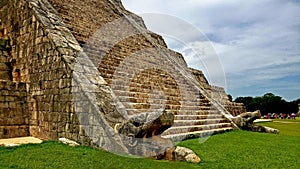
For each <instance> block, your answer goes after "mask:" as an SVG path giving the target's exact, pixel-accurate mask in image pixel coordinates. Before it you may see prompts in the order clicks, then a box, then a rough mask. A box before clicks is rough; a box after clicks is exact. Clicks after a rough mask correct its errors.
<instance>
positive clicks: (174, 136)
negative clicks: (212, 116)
mask: <svg viewBox="0 0 300 169" xmlns="http://www.w3.org/2000/svg"><path fill="white" fill-rule="evenodd" d="M231 130H233V128H232V127H224V128H218V129H212V130H202V131H194V132H187V133H178V134H170V135H163V136H162V137H163V138H169V139H171V140H172V141H174V142H178V141H183V140H187V139H192V138H202V137H208V136H211V135H213V134H219V133H224V132H227V131H231ZM163 134H164V133H163Z"/></svg>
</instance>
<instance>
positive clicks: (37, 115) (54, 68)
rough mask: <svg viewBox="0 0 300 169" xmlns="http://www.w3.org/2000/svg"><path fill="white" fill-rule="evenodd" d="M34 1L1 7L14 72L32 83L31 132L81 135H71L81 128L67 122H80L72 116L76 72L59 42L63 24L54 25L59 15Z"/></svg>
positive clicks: (18, 78) (52, 136) (42, 135)
mask: <svg viewBox="0 0 300 169" xmlns="http://www.w3.org/2000/svg"><path fill="white" fill-rule="evenodd" d="M30 2H33V4H34V2H37V1H30ZM30 2H29V1H24V0H10V1H9V3H7V4H6V5H4V6H3V7H2V8H1V9H0V18H1V21H2V24H3V28H4V30H5V35H6V36H7V37H8V38H9V39H10V45H11V59H12V60H14V65H13V66H14V68H13V70H18V74H13V81H16V82H24V83H27V84H28V88H27V90H28V91H27V92H28V98H27V103H28V111H29V113H30V117H31V118H30V134H31V135H33V136H38V137H39V138H43V139H57V138H58V137H59V136H66V135H68V136H69V138H72V137H74V138H75V137H78V135H74V136H73V135H72V134H71V133H72V132H73V130H78V127H77V128H75V127H74V128H73V126H72V125H69V126H71V127H69V128H68V127H67V125H66V124H67V123H72V124H73V123H74V124H76V118H75V117H72V116H71V113H72V109H73V108H72V102H71V88H70V86H71V75H72V72H71V70H70V68H69V67H68V66H66V64H65V62H64V61H63V60H62V55H63V53H61V52H59V50H60V49H62V48H63V47H64V45H66V43H64V42H61V41H58V40H57V41H55V40H56V39H57V38H56V37H58V36H61V34H60V31H59V27H57V28H56V29H55V28H54V27H51V26H53V25H51V24H52V23H51V21H52V22H55V19H56V18H55V16H53V15H50V14H47V13H46V12H45V11H43V9H37V8H36V7H34V6H33V4H30ZM44 8H47V7H46V6H44ZM12 11H14V12H12ZM37 16H39V18H37ZM46 16H47V17H46ZM50 19H51V21H50ZM57 26H60V25H57ZM54 41H55V42H54ZM58 43H59V44H58ZM59 47H61V48H59Z"/></svg>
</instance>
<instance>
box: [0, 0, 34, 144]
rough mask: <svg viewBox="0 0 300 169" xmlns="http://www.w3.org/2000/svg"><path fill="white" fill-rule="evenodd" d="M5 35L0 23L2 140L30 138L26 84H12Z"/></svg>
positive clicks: (9, 55) (0, 112)
mask: <svg viewBox="0 0 300 169" xmlns="http://www.w3.org/2000/svg"><path fill="white" fill-rule="evenodd" d="M3 4H4V3H2V4H0V5H3ZM5 34H6V30H5V29H4V28H3V24H2V22H1V21H0V138H10V137H21V136H28V135H29V113H28V106H27V98H26V96H27V91H26V84H25V83H16V82H12V80H13V78H12V76H13V66H14V62H13V60H12V58H11V46H10V41H9V39H8V37H7V36H6V35H5Z"/></svg>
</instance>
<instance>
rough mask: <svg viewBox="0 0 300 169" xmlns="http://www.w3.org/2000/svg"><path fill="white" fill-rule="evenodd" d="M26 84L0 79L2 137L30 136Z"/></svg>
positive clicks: (0, 135)
mask: <svg viewBox="0 0 300 169" xmlns="http://www.w3.org/2000/svg"><path fill="white" fill-rule="evenodd" d="M26 96H27V92H26V84H25V83H14V82H11V81H0V138H11V137H22V136H29V113H28V106H27V101H26Z"/></svg>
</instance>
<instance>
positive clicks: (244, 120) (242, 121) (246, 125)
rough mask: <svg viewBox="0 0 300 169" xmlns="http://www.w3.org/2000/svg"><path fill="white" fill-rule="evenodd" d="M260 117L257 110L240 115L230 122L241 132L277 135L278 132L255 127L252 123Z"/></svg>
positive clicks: (269, 128) (267, 128)
mask: <svg viewBox="0 0 300 169" xmlns="http://www.w3.org/2000/svg"><path fill="white" fill-rule="evenodd" d="M260 117H261V113H260V111H259V110H257V111H255V112H246V113H242V114H240V115H238V116H236V117H233V118H232V121H233V122H234V123H235V124H236V125H237V126H238V127H239V128H241V129H243V130H248V131H254V132H263V133H273V134H278V133H279V130H277V129H273V128H271V127H264V126H258V125H255V123H254V121H255V120H257V119H260Z"/></svg>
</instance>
